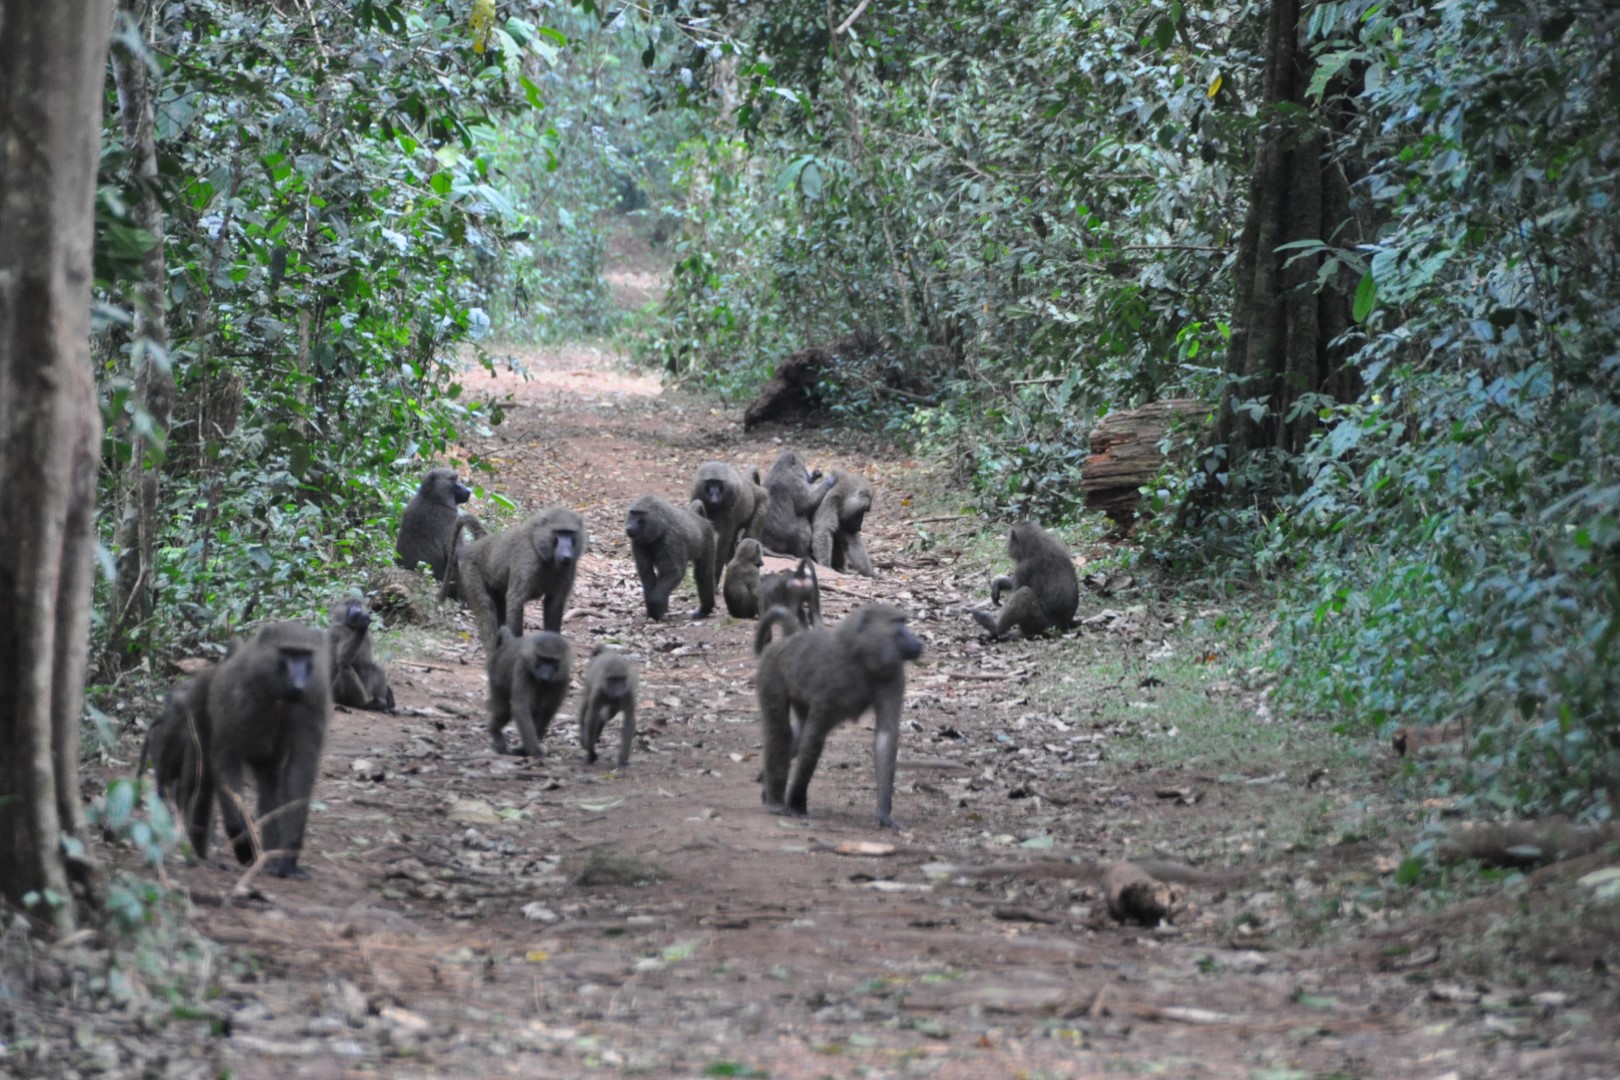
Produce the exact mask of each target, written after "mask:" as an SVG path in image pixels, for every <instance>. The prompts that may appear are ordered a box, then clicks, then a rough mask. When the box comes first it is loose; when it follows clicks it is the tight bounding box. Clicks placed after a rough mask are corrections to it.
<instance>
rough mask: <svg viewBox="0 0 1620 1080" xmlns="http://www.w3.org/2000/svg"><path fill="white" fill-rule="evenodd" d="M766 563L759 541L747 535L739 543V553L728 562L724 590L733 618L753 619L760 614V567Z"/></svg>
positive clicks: (728, 608)
mask: <svg viewBox="0 0 1620 1080" xmlns="http://www.w3.org/2000/svg"><path fill="white" fill-rule="evenodd" d="M764 565H765V557H764V555H763V554H761V552H760V547H759V541H758V540H755V539H754V538H753V537H746V538H745V539H743V540H742V541H741V542H740V543H739V544H738V545H737V554H736V556H735V557H733V558H732V560H731V561H730V562H728V563H726V583H725V588H724V590H722V591H723V593H724V595H725V598H726V610H727V611H728V612H730V613H731V617H732V618H733V619H752V618H755V617H757V616H758V615H759V568H760V567H762V566H764Z"/></svg>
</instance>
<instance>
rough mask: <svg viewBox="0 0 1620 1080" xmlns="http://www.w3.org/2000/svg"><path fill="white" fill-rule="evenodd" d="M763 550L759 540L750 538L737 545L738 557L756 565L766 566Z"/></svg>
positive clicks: (742, 560)
mask: <svg viewBox="0 0 1620 1080" xmlns="http://www.w3.org/2000/svg"><path fill="white" fill-rule="evenodd" d="M762 551H763V549H762V548H761V547H760V546H759V541H758V540H755V539H753V538H749V539H746V540H744V541H742V542H741V543H740V544H738V545H737V559H738V560H739V561H741V562H745V563H753V564H754V565H755V566H764V565H765V556H764V555H763V554H762V553H761V552H762Z"/></svg>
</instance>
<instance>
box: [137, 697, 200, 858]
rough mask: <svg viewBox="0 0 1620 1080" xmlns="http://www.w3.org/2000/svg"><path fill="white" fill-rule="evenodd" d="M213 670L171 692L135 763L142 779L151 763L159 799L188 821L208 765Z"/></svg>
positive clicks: (192, 814)
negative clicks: (209, 696) (209, 700)
mask: <svg viewBox="0 0 1620 1080" xmlns="http://www.w3.org/2000/svg"><path fill="white" fill-rule="evenodd" d="M214 671H215V668H206V669H204V670H203V671H200V672H198V673H197V674H196V675H194V676H192V677H191V678H190V679H187V680H186V681H185V682H183V683H181V684H180V685H179V686H176V687H175V688H174V689H173V690H170V691H169V694H168V696H167V697H166V698H164V701H163V714H162V715H161V716H159V717H158V718H157V720H156V721H154V722H153V724H152V726H151V727H149V728H147V730H146V739H145V741H144V742H142V743H141V756H140V759H139V761H138V762H137V763H136V765H135V777H136V779H137V780H139V779H140V778H141V777H143V776H144V775H145V774H146V763H147V761H151V762H152V772H153V773H154V774H155V776H156V778H157V793H158V798H160V799H163V798H167V799H169V800H170V801H171V802H173V803H174V805H175V808H176V809H177V810H178V811H179V812H180V813H179V817H178V818H177V820H179V821H183V822H187V823H189V822H191V821H192V820H194V818H195V816H196V814H197V799H198V796H199V795H200V794H201V793H202V792H203V790H204V788H203V781H202V777H203V771H204V770H205V769H207V768H208V752H207V745H208V687H209V685H210V684H211V683H212V682H213V681H214ZM210 797H211V796H210ZM196 846H197V845H196V844H195V843H193V844H192V847H193V848H195V847H196Z"/></svg>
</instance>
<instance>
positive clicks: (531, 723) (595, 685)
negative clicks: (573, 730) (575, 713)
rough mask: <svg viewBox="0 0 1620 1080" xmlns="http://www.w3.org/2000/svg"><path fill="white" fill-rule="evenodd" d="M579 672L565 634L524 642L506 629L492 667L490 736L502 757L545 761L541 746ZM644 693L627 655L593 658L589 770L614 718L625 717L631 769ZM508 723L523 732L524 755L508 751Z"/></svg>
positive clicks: (623, 738) (625, 755)
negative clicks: (513, 755)
mask: <svg viewBox="0 0 1620 1080" xmlns="http://www.w3.org/2000/svg"><path fill="white" fill-rule="evenodd" d="M573 666H574V649H573V646H572V645H570V644H569V643H568V640H567V639H566V638H564V637H563V636H562V635H561V634H558V633H554V632H552V631H550V630H542V631H541V632H540V633H538V634H530V635H526V636H522V637H520V636H518V635H516V634H513V633H512V631H511V630H510V629H508V628H507V627H505V626H503V627H501V628H500V630H499V631H498V632H497V634H496V646H495V651H494V652H493V653H491V654H490V657H489V662H488V664H487V671H488V674H489V736H490V742H491V744H492V745H493V746H494V748H495V751H496V752H497V753H501V754H509V753H522V754H526V755H528V756H530V757H534V758H538V757H540V756H541V751H540V741H541V740H542V739H544V738H545V737H546V732H547V731H549V730H550V729H551V721H552V718H553V717H555V716H556V715H557V710H558V709H560V708H561V707H562V703H563V699H564V698H566V697H567V696H568V682H569V676H570V675H571V674H572V671H573ZM638 687H639V680H638V679H637V676H636V666H635V664H634V663H633V662H632V661H631V660H630V658H629V657H627V656H625V655H624V654H623V653H621V652H618V651H617V650H614V649H599V650H597V653H596V655H595V656H593V657H591V662H590V663H589V664H588V665H586V668H585V684H584V686H583V687H582V688H581V689H580V698H579V744H580V748H581V749H582V750H584V752H585V764H587V765H590V764H594V763H595V761H596V744H597V741H598V740H599V739H600V738H601V736H602V729H603V727H605V726H606V724H607V722H608V721H609V720H611V719H612V718H613V717H614V716H619V717H621V721H620V725H619V758H618V764H619V768H621V769H622V768H625V767H627V766H628V765H629V764H630V744H631V742H632V741H633V740H634V738H635V734H636V692H637V689H638ZM508 722H510V723H513V724H514V725H515V726H516V727H517V730H518V738H519V740H520V741H521V743H522V749H521V750H518V751H514V750H512V749H510V748H509V747H508V744H507V741H506V732H505V730H504V729H505V727H506V725H507V723H508Z"/></svg>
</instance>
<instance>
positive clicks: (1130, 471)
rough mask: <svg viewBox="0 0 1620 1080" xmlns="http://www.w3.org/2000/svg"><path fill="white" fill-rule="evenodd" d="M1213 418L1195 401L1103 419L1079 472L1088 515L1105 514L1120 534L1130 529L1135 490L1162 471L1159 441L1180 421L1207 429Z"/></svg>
mask: <svg viewBox="0 0 1620 1080" xmlns="http://www.w3.org/2000/svg"><path fill="white" fill-rule="evenodd" d="M1209 412H1210V405H1209V403H1208V402H1205V401H1199V400H1198V399H1197V398H1169V399H1166V400H1164V401H1155V402H1153V403H1152V404H1149V405H1144V406H1142V407H1141V408H1140V409H1127V410H1125V411H1123V412H1113V413H1109V414H1108V415H1107V416H1105V417H1103V418H1102V420H1101V421H1100V422H1099V423H1098V424H1097V426H1096V427H1095V428H1093V429H1092V431H1091V435H1090V439H1089V442H1090V445H1091V454H1090V456H1089V457H1087V458H1086V461H1085V464H1084V465H1082V466H1080V490H1081V491H1082V492H1084V493H1085V497H1086V509H1087V510H1101V511H1102V512H1103V513H1105V514H1107V515H1108V516H1109V517H1110V518H1111V519H1113V521H1114V524H1115V525H1117V526H1118V527H1119V528H1120V530H1121V531H1125V530H1127V529H1129V528H1130V526H1131V524H1132V523H1133V522H1134V521H1135V520H1136V504H1137V502H1138V501H1139V499H1140V495H1139V493H1138V492H1137V489H1138V488H1140V487H1141V486H1142V485H1143V484H1147V483H1150V482H1152V480H1153V478H1154V477H1156V476H1158V475H1159V470H1160V469H1161V468H1163V466H1164V462H1165V455H1164V454H1162V453H1160V451H1159V440H1161V439H1162V438H1164V433H1165V432H1166V431H1167V430H1169V429H1170V427H1171V425H1173V424H1175V423H1176V422H1177V421H1180V422H1182V423H1185V424H1192V425H1197V426H1200V427H1201V426H1203V425H1204V424H1206V423H1207V421H1208V417H1209Z"/></svg>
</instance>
